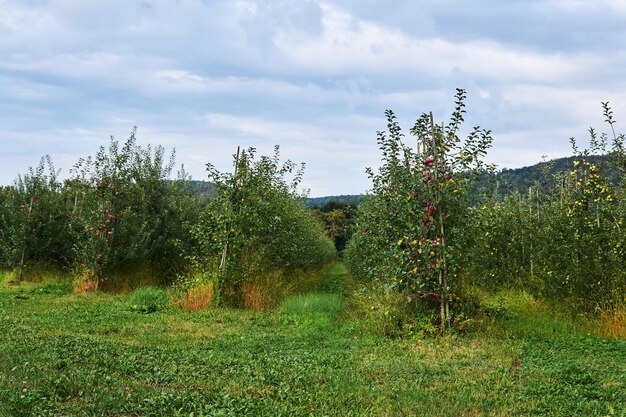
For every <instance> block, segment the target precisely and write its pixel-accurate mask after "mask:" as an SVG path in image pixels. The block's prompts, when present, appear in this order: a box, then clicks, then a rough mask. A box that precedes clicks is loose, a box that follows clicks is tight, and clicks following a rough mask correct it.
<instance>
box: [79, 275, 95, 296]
mask: <svg viewBox="0 0 626 417" xmlns="http://www.w3.org/2000/svg"><path fill="white" fill-rule="evenodd" d="M99 284H100V282H99V280H98V278H96V277H94V276H93V275H92V274H89V273H84V274H82V275H81V276H80V277H78V278H77V279H76V280H74V292H75V293H77V294H83V293H86V292H94V291H98V286H99Z"/></svg>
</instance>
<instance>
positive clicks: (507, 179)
mask: <svg viewBox="0 0 626 417" xmlns="http://www.w3.org/2000/svg"><path fill="white" fill-rule="evenodd" d="M577 159H580V158H578V157H576V156H569V157H566V158H557V159H552V160H550V161H544V162H539V163H537V164H535V165H530V166H527V167H523V168H516V169H507V168H504V169H502V171H499V172H498V173H496V177H495V179H496V180H497V182H498V193H499V194H502V195H504V194H509V193H511V192H516V191H517V192H519V193H521V194H527V193H528V188H529V187H532V186H534V185H535V184H541V185H543V186H550V185H554V184H555V178H556V177H557V176H558V175H559V174H563V173H567V172H569V171H571V170H572V169H573V164H574V161H575V160H577ZM586 159H587V160H588V161H589V162H592V163H596V162H600V161H604V162H607V161H608V159H609V157H608V156H607V155H602V156H600V155H589V156H587V157H586ZM488 183H489V179H488V178H487V177H483V178H481V179H480V181H479V183H478V186H477V188H476V191H475V193H477V194H478V193H480V191H481V190H482V189H484V187H486V186H487V184H488Z"/></svg>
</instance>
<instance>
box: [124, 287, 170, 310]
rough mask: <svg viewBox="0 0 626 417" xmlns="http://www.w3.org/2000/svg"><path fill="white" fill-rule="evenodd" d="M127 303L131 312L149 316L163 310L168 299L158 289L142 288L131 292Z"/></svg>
mask: <svg viewBox="0 0 626 417" xmlns="http://www.w3.org/2000/svg"><path fill="white" fill-rule="evenodd" d="M128 302H129V304H130V309H131V310H132V311H138V312H140V313H145V314H149V313H154V312H156V311H160V310H163V309H165V307H167V305H168V304H169V302H170V297H169V295H167V294H166V293H165V291H163V290H160V289H158V288H154V287H144V288H139V289H137V290H135V291H133V292H132V293H131V294H130V295H129V297H128Z"/></svg>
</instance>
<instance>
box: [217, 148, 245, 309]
mask: <svg viewBox="0 0 626 417" xmlns="http://www.w3.org/2000/svg"><path fill="white" fill-rule="evenodd" d="M239 153H240V147H239V146H237V156H236V157H235V170H234V174H233V192H234V191H235V190H236V189H237V170H238V168H239ZM231 227H232V219H230V220H229V221H228V224H227V226H226V243H225V244H224V249H223V250H222V256H221V257H220V265H219V269H218V278H217V279H218V282H217V302H218V304H219V303H221V302H222V291H223V282H224V279H223V278H224V268H225V266H226V259H227V256H228V245H229V243H230V229H231Z"/></svg>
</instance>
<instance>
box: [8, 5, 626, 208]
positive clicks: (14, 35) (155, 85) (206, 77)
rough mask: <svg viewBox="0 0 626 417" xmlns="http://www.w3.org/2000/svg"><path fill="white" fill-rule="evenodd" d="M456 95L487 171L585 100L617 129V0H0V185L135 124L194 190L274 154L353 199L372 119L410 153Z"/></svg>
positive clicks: (363, 184) (568, 123) (557, 131)
mask: <svg viewBox="0 0 626 417" xmlns="http://www.w3.org/2000/svg"><path fill="white" fill-rule="evenodd" d="M457 87H459V88H463V89H465V90H466V91H467V96H468V97H467V102H466V105H467V107H466V110H467V115H466V124H465V128H466V130H467V131H469V130H471V128H472V127H473V126H477V125H480V126H481V127H483V128H486V129H490V130H492V132H493V137H494V142H493V148H492V149H491V150H490V152H489V155H488V158H487V159H488V161H489V162H492V163H495V164H497V165H498V167H499V168H516V167H521V166H527V165H531V164H534V163H536V162H539V161H541V159H542V157H547V158H556V157H561V156H569V155H570V154H571V151H570V145H569V138H570V137H576V138H577V139H578V140H579V141H580V142H581V143H582V144H584V143H585V142H586V141H587V140H588V133H587V129H588V128H589V127H590V126H593V127H596V128H598V129H599V130H601V131H602V130H605V131H608V126H605V125H604V124H603V119H604V118H603V116H602V107H601V104H600V103H601V102H606V101H608V102H610V104H611V106H612V108H613V111H614V117H615V119H616V120H617V122H618V123H617V125H616V127H617V130H618V132H624V131H625V130H626V129H621V127H622V126H623V125H624V123H620V122H622V121H624V120H626V1H624V0H594V1H590V0H582V1H580V0H545V1H541V0H507V1H502V0H473V1H460V0H458V1H453V0H396V1H393V2H390V1H382V0H380V1H376V0H325V1H318V0H267V1H261V0H242V1H238V0H143V1H133V0H106V1H104V0H89V1H88V0H0V91H1V93H0V184H10V183H12V182H13V180H14V179H15V178H16V177H17V175H18V174H20V173H21V174H23V173H25V172H27V170H28V167H30V166H35V165H37V163H38V162H39V159H40V158H41V157H42V156H43V155H50V156H51V158H52V160H53V162H54V165H55V167H56V168H58V169H61V176H62V177H63V176H68V175H69V172H70V168H71V167H72V165H74V164H75V163H76V162H77V161H78V159H79V158H80V157H86V156H89V155H94V154H95V153H96V152H97V150H98V148H99V147H100V146H102V145H107V144H108V142H109V138H110V137H111V136H113V137H115V138H116V139H118V140H120V141H123V140H125V139H126V138H127V137H128V135H129V134H130V132H131V131H132V129H133V126H137V128H138V130H137V138H138V143H139V144H140V145H147V144H152V145H153V146H156V145H161V146H163V147H165V148H166V149H167V150H172V149H175V150H176V161H177V164H178V165H180V164H184V167H185V170H186V171H187V172H188V173H189V174H191V175H192V177H193V178H194V179H199V180H201V179H206V171H205V165H206V163H207V162H210V163H212V164H213V165H215V166H216V167H217V168H218V169H220V170H222V171H230V170H232V163H233V162H232V159H233V158H232V156H233V154H234V153H235V152H236V149H237V146H241V147H244V148H247V147H255V148H257V149H258V152H259V153H261V154H271V153H272V151H273V147H274V145H279V146H280V149H281V156H282V157H283V158H284V159H291V160H292V161H294V162H296V163H300V162H305V163H306V170H305V175H304V179H303V182H302V187H303V188H305V189H308V190H310V195H311V196H324V195H338V194H358V193H363V192H365V191H367V190H368V189H369V188H370V186H371V183H370V181H369V179H368V177H367V175H366V174H365V168H366V167H377V166H378V165H379V164H380V158H381V155H380V152H379V150H378V146H377V143H376V132H377V131H379V130H384V129H385V128H386V120H385V117H384V112H385V110H386V109H392V110H393V111H394V112H395V114H396V115H397V116H398V120H399V122H400V124H401V126H402V127H403V130H404V131H405V133H406V134H407V141H410V140H411V139H410V137H409V129H410V128H411V126H412V125H413V122H414V121H415V119H417V118H418V117H419V115H420V114H422V113H423V112H429V111H432V112H433V114H434V117H435V119H436V120H437V121H439V122H443V121H446V120H448V118H449V116H450V113H451V112H452V111H453V107H454V100H453V99H454V94H455V90H456V88H457ZM625 123H626V122H625Z"/></svg>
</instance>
